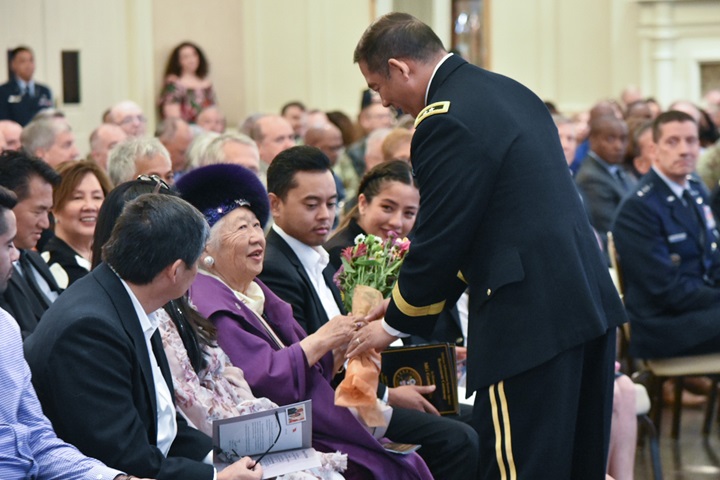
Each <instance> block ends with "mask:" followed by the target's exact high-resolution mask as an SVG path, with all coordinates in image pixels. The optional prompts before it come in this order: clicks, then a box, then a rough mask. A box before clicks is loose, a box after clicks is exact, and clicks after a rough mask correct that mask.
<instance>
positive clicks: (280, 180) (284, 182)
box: [267, 145, 330, 201]
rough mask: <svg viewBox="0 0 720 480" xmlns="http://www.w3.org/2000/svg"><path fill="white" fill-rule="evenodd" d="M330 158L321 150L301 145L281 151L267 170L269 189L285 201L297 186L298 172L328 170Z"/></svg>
mask: <svg viewBox="0 0 720 480" xmlns="http://www.w3.org/2000/svg"><path fill="white" fill-rule="evenodd" d="M328 170H330V160H329V159H328V157H327V155H325V154H324V153H323V152H322V151H321V150H319V149H317V148H315V147H308V146H307V145H301V146H298V147H291V148H288V149H287V150H284V151H282V152H280V153H279V154H278V155H277V157H275V159H274V160H273V161H272V163H271V164H270V167H268V171H267V189H268V192H269V193H274V194H275V196H277V197H278V198H279V199H280V200H282V201H285V199H286V198H287V194H288V192H289V191H290V190H292V189H293V188H295V187H297V185H298V184H297V181H296V180H295V174H296V173H297V172H326V171H328Z"/></svg>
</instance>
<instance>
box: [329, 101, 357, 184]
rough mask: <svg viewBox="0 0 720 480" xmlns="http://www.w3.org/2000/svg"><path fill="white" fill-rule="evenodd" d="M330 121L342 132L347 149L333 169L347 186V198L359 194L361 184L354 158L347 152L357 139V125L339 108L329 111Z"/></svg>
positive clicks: (344, 145)
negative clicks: (353, 162) (358, 189)
mask: <svg viewBox="0 0 720 480" xmlns="http://www.w3.org/2000/svg"><path fill="white" fill-rule="evenodd" d="M327 117H328V121H329V122H330V123H332V124H333V125H335V126H336V127H338V128H339V129H340V132H341V134H342V142H343V147H345V150H343V152H342V153H341V154H340V156H339V158H338V161H337V163H336V164H335V167H334V168H333V171H334V172H335V174H336V175H337V176H338V177H340V179H341V180H342V183H343V187H345V195H346V197H347V198H354V197H355V196H357V188H358V185H359V184H360V176H358V174H357V172H356V171H355V167H353V164H352V160H351V159H350V157H349V156H348V154H347V148H348V147H349V146H350V145H352V144H353V143H354V142H355V141H356V140H357V133H356V130H355V125H354V124H353V122H352V120H350V117H348V116H347V115H345V114H344V113H343V112H341V111H339V110H334V111H332V112H327Z"/></svg>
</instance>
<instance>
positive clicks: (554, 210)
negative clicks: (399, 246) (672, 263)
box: [348, 13, 625, 479]
mask: <svg viewBox="0 0 720 480" xmlns="http://www.w3.org/2000/svg"><path fill="white" fill-rule="evenodd" d="M355 61H356V62H358V63H359V67H360V71H361V72H362V74H363V76H364V77H365V79H366V80H367V82H368V86H369V87H370V88H371V89H373V90H375V91H377V92H379V93H380V97H381V98H382V101H383V103H384V104H386V105H393V106H395V107H397V108H401V109H402V111H403V112H407V113H410V114H413V115H417V119H416V121H415V127H416V130H415V134H414V135H413V140H412V155H411V158H412V164H413V171H414V173H415V177H416V179H417V182H418V185H419V188H420V210H419V213H418V218H417V222H416V224H415V237H414V239H413V243H412V246H411V247H410V251H409V252H408V255H407V256H406V257H405V261H404V263H403V265H402V267H401V269H400V274H399V279H398V282H397V283H396V285H395V287H394V290H393V294H392V298H391V299H390V301H389V304H388V305H387V311H386V314H385V318H384V320H381V321H376V322H370V324H369V325H368V326H367V327H364V328H361V329H360V330H358V333H357V334H356V337H355V339H354V340H353V343H354V345H353V347H351V349H350V351H349V352H348V355H351V356H353V355H355V354H357V353H359V352H362V351H364V350H366V349H368V348H384V347H386V346H387V345H388V344H389V343H390V342H391V341H393V340H394V339H395V338H396V337H398V336H405V335H407V334H411V333H414V334H417V333H419V334H428V333H429V332H431V331H432V329H433V326H434V325H435V322H436V319H437V315H438V314H439V313H440V312H441V311H442V309H443V308H444V306H445V304H446V302H450V303H451V304H452V303H455V301H456V300H457V298H458V296H459V295H460V293H461V292H463V291H464V290H465V289H469V298H470V300H469V302H470V303H469V312H468V370H467V388H468V391H469V392H473V391H475V392H476V396H475V407H474V412H473V425H474V426H475V428H476V430H477V431H478V433H479V434H480V477H479V478H483V479H496V478H514V477H515V475H517V477H518V478H585V479H604V478H605V468H606V458H607V447H608V442H609V433H610V418H611V413H612V398H613V383H614V375H613V371H614V359H615V348H614V347H615V345H614V343H615V327H616V326H617V325H619V324H621V323H623V322H624V321H625V313H624V311H623V305H622V303H621V301H620V299H619V297H618V294H617V292H616V291H615V287H614V286H613V284H612V281H611V279H610V276H609V273H608V269H607V267H606V265H605V262H604V261H603V258H602V255H601V253H600V250H599V248H598V244H597V241H596V240H595V235H594V233H593V231H592V228H591V227H590V224H589V222H588V220H587V216H586V215H585V212H584V210H583V207H582V204H581V200H580V197H579V195H578V194H577V191H576V190H575V187H574V185H573V183H572V179H571V177H570V175H569V174H568V171H567V163H566V162H565V160H564V155H563V152H562V148H561V146H560V141H559V138H558V134H557V128H556V127H555V125H554V124H553V121H552V118H551V117H550V114H549V112H548V110H547V107H546V106H545V105H544V104H543V102H542V101H541V100H540V99H539V98H538V97H537V96H536V95H535V94H533V93H532V92H531V91H530V90H528V89H527V88H525V87H524V86H522V85H520V84H518V83H517V82H515V81H513V80H511V79H509V78H507V77H503V76H501V75H498V74H495V73H492V72H488V71H486V70H483V69H481V68H478V67H475V66H473V65H471V64H469V63H467V62H466V61H464V60H463V59H462V58H460V57H458V56H454V55H451V54H449V53H448V52H447V51H446V50H445V49H444V47H443V46H442V42H441V41H440V39H439V38H438V37H437V35H435V33H434V32H433V31H432V30H431V29H430V27H428V26H427V25H425V24H423V23H422V22H420V21H419V20H417V19H416V18H414V17H412V16H410V15H407V14H403V13H391V14H388V15H385V16H383V17H381V18H380V19H378V20H377V21H376V22H375V23H373V24H372V25H371V26H370V27H369V28H368V29H367V30H366V31H365V33H364V34H363V36H362V38H361V39H360V41H359V43H358V45H357V48H356V50H355ZM375 313H376V314H377V316H380V315H381V313H382V312H379V311H378V312H375ZM376 318H377V317H376Z"/></svg>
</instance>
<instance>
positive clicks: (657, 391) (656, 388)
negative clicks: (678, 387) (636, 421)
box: [651, 376, 667, 435]
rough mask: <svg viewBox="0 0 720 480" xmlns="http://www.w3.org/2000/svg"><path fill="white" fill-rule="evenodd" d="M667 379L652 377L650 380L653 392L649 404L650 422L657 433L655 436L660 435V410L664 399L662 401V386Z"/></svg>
mask: <svg viewBox="0 0 720 480" xmlns="http://www.w3.org/2000/svg"><path fill="white" fill-rule="evenodd" d="M666 380H667V378H660V377H655V376H653V378H652V391H653V398H652V403H651V413H652V422H653V424H654V425H655V430H656V431H657V434H658V435H660V430H661V428H660V425H661V423H662V409H663V406H664V405H663V404H664V403H665V402H664V399H663V384H664V383H665V381H666Z"/></svg>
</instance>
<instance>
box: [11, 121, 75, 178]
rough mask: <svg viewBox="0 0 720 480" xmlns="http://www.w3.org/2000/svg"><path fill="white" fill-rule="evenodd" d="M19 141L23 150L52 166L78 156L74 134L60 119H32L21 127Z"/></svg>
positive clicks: (54, 166)
mask: <svg viewBox="0 0 720 480" xmlns="http://www.w3.org/2000/svg"><path fill="white" fill-rule="evenodd" d="M20 142H21V143H22V146H23V148H24V149H25V151H27V152H28V153H30V154H31V155H34V156H36V157H38V158H41V159H42V160H44V161H45V162H47V163H48V165H50V166H51V167H53V168H56V167H57V166H58V165H60V164H61V163H63V162H68V161H70V160H75V159H76V158H77V157H78V149H77V147H76V146H75V135H73V133H72V129H71V128H70V125H68V124H67V123H66V122H65V121H62V120H57V119H40V120H33V121H32V122H30V123H28V124H27V125H26V126H25V128H23V131H22V135H20Z"/></svg>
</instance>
